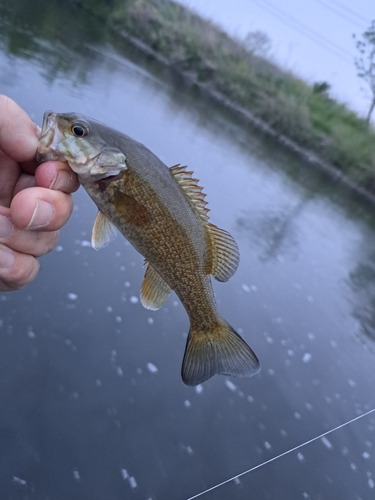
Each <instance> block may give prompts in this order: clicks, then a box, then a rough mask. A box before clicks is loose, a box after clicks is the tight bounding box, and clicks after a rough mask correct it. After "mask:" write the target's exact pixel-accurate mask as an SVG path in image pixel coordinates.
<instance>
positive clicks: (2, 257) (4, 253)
mask: <svg viewBox="0 0 375 500" xmlns="http://www.w3.org/2000/svg"><path fill="white" fill-rule="evenodd" d="M15 262H16V258H15V256H14V253H13V252H12V250H10V249H9V248H8V247H5V246H3V245H0V268H2V269H9V268H10V267H12V266H13V265H14V263H15Z"/></svg>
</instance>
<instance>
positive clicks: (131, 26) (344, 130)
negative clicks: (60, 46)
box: [75, 0, 375, 191]
mask: <svg viewBox="0 0 375 500" xmlns="http://www.w3.org/2000/svg"><path fill="white" fill-rule="evenodd" d="M75 1H76V2H78V3H79V4H80V5H82V6H83V7H85V8H87V9H89V10H90V11H91V12H93V13H94V14H96V15H97V16H99V17H101V18H102V19H103V22H106V23H108V24H109V25H110V26H112V27H113V28H114V29H115V30H116V31H117V32H119V33H121V32H122V33H126V34H127V35H130V36H132V37H135V38H137V39H138V40H140V41H142V42H143V43H144V44H146V45H147V46H149V47H150V48H151V49H152V50H153V51H155V52H156V53H157V54H159V55H161V56H163V58H164V59H166V60H167V61H168V63H169V64H170V65H171V66H172V67H175V68H176V69H177V70H179V71H180V72H183V73H184V74H186V75H187V76H189V77H190V78H192V79H193V80H194V81H196V82H197V83H199V84H204V85H205V86H206V87H208V88H210V89H212V90H216V91H219V92H220V93H221V94H223V95H224V96H225V97H226V98H228V99H229V100H230V101H232V102H233V103H234V104H236V105H238V106H241V107H242V108H244V109H246V110H249V111H250V112H251V113H253V114H254V115H255V116H256V117H258V118H261V119H262V120H264V121H265V122H266V123H267V124H269V125H270V126H271V127H272V128H273V129H274V130H275V131H276V132H278V133H280V134H283V135H285V136H286V137H288V138H289V139H292V140H293V141H294V142H296V143H297V144H298V145H299V146H301V147H303V148H307V149H309V150H310V151H312V152H315V153H316V154H317V155H318V156H319V157H320V158H321V159H322V160H324V161H326V162H328V163H330V164H331V165H333V166H334V167H335V168H336V169H338V170H340V171H341V172H343V173H344V174H346V175H347V176H349V177H351V178H352V179H353V180H354V181H355V182H357V183H358V184H360V185H362V186H365V187H366V188H368V189H371V190H372V191H375V133H374V130H373V129H371V128H368V127H367V125H366V122H365V120H364V119H362V118H360V117H359V116H357V115H356V114H355V113H354V112H352V111H350V110H349V109H348V108H346V107H345V105H343V104H340V103H338V102H336V101H334V100H333V99H331V98H329V97H328V96H327V94H326V93H325V92H317V91H316V90H315V91H314V89H313V87H312V86H311V85H309V84H307V83H306V82H304V81H303V80H301V79H300V78H298V77H296V76H295V75H293V74H292V73H290V72H289V71H283V70H282V69H280V68H279V67H277V66H276V65H275V64H273V63H272V62H270V61H268V60H266V59H262V58H260V57H256V56H254V55H252V54H251V53H250V52H248V51H247V50H246V49H245V47H244V46H243V45H242V44H241V42H240V41H237V40H234V39H232V38H230V37H229V36H228V35H227V34H226V33H224V32H223V31H222V30H221V29H219V28H218V27H216V26H215V25H214V24H212V23H211V22H210V21H207V20H204V19H202V18H200V17H199V16H197V15H195V14H194V13H192V12H190V11H189V10H187V9H185V8H184V7H182V6H180V5H178V4H176V3H174V2H173V1H170V0H75Z"/></svg>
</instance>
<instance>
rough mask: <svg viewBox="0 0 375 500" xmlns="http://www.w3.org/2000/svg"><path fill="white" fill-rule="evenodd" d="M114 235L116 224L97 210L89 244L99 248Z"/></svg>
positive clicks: (110, 240)
mask: <svg viewBox="0 0 375 500" xmlns="http://www.w3.org/2000/svg"><path fill="white" fill-rule="evenodd" d="M116 236H117V229H116V226H115V225H114V224H112V222H111V221H110V220H109V219H108V218H107V217H106V216H105V215H104V214H103V212H101V211H100V210H99V212H98V214H97V216H96V218H95V221H94V226H93V228H92V235H91V246H92V247H93V248H95V250H100V249H101V248H103V247H106V246H107V245H109V244H110V243H111V242H112V241H113V240H114V239H115V238H116Z"/></svg>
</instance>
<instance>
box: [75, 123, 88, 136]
mask: <svg viewBox="0 0 375 500" xmlns="http://www.w3.org/2000/svg"><path fill="white" fill-rule="evenodd" d="M72 133H73V134H74V135H75V136H76V137H84V136H85V135H87V134H88V130H87V128H85V127H84V126H83V125H81V124H75V125H72Z"/></svg>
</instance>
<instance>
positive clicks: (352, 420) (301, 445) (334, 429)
mask: <svg viewBox="0 0 375 500" xmlns="http://www.w3.org/2000/svg"><path fill="white" fill-rule="evenodd" d="M373 412H375V408H373V409H372V410H369V411H367V412H366V413H362V415H359V416H358V417H355V418H352V419H351V420H349V421H348V422H345V423H344V424H340V425H338V426H337V427H334V428H333V429H331V430H330V431H327V432H323V434H319V436H316V437H314V438H312V439H309V440H308V441H305V442H304V443H302V444H299V445H298V446H295V447H294V448H291V449H290V450H288V451H284V452H283V453H280V455H277V456H276V457H273V458H270V459H269V460H266V461H265V462H262V463H261V464H258V465H255V466H254V467H251V468H250V469H247V470H245V471H244V472H241V473H240V474H237V475H235V476H233V477H231V478H230V479H226V480H225V481H223V482H222V483H219V484H216V485H215V486H211V488H208V489H207V490H204V491H201V492H200V493H198V494H197V495H194V496H192V497H189V498H188V499H187V500H194V498H198V497H200V496H202V495H205V494H206V493H208V492H210V491H213V490H216V488H219V487H220V486H223V485H224V484H227V483H230V482H231V481H233V479H237V478H238V477H241V476H244V475H245V474H248V473H249V472H252V471H254V470H256V469H259V468H260V467H263V465H267V464H270V463H271V462H274V461H275V460H278V459H279V458H281V457H284V456H285V455H288V454H289V453H293V451H296V450H299V449H300V448H302V447H303V446H306V445H307V444H310V443H313V442H314V441H317V440H318V439H321V438H322V437H324V436H327V435H328V434H331V433H332V432H335V431H337V430H339V429H341V428H342V427H345V426H346V425H349V424H352V423H353V422H355V421H356V420H359V419H360V418H363V417H367V415H370V413H373Z"/></svg>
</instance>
